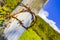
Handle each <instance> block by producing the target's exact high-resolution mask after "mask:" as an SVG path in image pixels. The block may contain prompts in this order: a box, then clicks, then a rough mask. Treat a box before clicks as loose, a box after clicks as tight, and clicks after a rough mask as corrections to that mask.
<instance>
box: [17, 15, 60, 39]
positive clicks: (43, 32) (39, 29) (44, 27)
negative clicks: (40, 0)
mask: <svg viewBox="0 0 60 40" xmlns="http://www.w3.org/2000/svg"><path fill="white" fill-rule="evenodd" d="M32 24H33V22H32V23H31V25H32ZM18 40H60V34H59V33H58V32H57V31H55V30H54V29H53V28H52V27H51V26H50V25H49V24H48V23H46V22H45V21H44V20H43V19H42V18H40V17H39V16H37V20H36V22H35V24H33V26H32V27H31V28H29V29H28V30H25V31H24V33H23V34H22V36H21V37H20V38H19V39H18Z"/></svg>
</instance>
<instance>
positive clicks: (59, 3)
mask: <svg viewBox="0 0 60 40" xmlns="http://www.w3.org/2000/svg"><path fill="white" fill-rule="evenodd" d="M44 10H46V11H48V12H49V16H48V19H51V20H53V21H55V22H56V25H57V26H58V28H59V29H60V0H49V1H48V3H47V4H46V6H45V7H44Z"/></svg>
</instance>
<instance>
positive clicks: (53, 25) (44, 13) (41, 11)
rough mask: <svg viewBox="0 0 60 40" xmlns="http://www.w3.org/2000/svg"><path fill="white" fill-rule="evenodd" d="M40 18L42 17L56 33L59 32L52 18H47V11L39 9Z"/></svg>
mask: <svg viewBox="0 0 60 40" xmlns="http://www.w3.org/2000/svg"><path fill="white" fill-rule="evenodd" d="M38 15H39V16H40V17H41V18H42V19H44V20H45V21H46V22H47V23H48V24H49V25H50V26H51V27H52V28H53V29H55V30H56V31H57V32H58V33H60V30H59V29H58V27H57V26H56V22H54V21H53V20H50V19H48V18H47V17H48V15H49V13H48V12H47V11H45V10H43V9H41V10H40V12H39V14H38Z"/></svg>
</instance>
